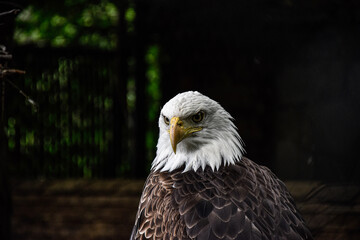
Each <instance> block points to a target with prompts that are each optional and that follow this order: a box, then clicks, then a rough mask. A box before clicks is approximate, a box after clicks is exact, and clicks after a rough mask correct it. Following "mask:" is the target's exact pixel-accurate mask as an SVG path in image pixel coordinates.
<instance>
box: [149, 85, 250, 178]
mask: <svg viewBox="0 0 360 240" xmlns="http://www.w3.org/2000/svg"><path fill="white" fill-rule="evenodd" d="M200 111H203V112H204V113H205V114H204V118H203V120H202V121H201V122H199V123H195V122H193V121H192V120H191V117H192V116H193V115H195V114H197V113H198V112H200ZM173 117H179V118H180V119H181V120H182V121H183V122H184V124H185V125H187V126H194V127H195V126H196V127H201V128H202V130H201V131H197V132H195V133H193V134H191V136H189V137H187V138H185V139H183V140H182V141H181V142H180V143H179V144H178V145H177V150H176V154H175V153H174V151H173V149H172V146H171V143H170V136H169V132H168V131H169V125H168V124H167V123H166V121H165V120H166V119H172V118H173ZM232 120H233V118H232V117H231V115H230V114H229V113H228V112H226V111H225V110H224V109H223V108H222V107H221V106H220V104H218V103H217V102H215V101H214V100H212V99H210V98H208V97H206V96H204V95H202V94H201V93H199V92H193V91H189V92H184V93H180V94H178V95H176V96H175V97H174V98H172V99H171V100H170V101H168V102H167V103H166V104H165V105H164V107H163V109H162V110H161V114H160V117H159V128H160V133H159V140H158V144H157V152H156V155H157V156H156V158H155V159H154V161H153V163H152V169H153V170H159V171H173V170H175V169H177V168H179V167H182V166H185V169H184V172H185V171H189V170H194V171H196V170H198V169H199V168H200V167H201V168H202V169H205V167H206V166H210V167H211V168H212V170H215V169H219V167H220V166H221V165H229V164H234V163H235V162H237V161H239V160H240V159H241V157H242V153H243V152H244V149H243V146H242V140H241V138H240V136H239V134H238V132H237V130H236V127H235V125H234V123H233V122H232Z"/></svg>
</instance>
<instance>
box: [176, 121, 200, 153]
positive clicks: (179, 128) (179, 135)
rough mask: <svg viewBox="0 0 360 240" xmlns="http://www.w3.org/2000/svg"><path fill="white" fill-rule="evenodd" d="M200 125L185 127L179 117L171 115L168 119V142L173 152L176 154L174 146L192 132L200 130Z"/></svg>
mask: <svg viewBox="0 0 360 240" xmlns="http://www.w3.org/2000/svg"><path fill="white" fill-rule="evenodd" d="M201 129H202V128H201V127H186V126H185V125H184V123H183V121H181V120H180V118H179V117H173V118H172V119H171V121H170V130H169V134H170V142H171V146H172V149H173V151H174V153H175V154H176V146H177V145H178V143H180V142H181V141H182V140H183V139H185V138H187V137H188V136H190V135H191V134H192V133H194V132H198V131H200V130H201Z"/></svg>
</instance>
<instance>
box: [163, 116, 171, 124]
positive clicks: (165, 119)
mask: <svg viewBox="0 0 360 240" xmlns="http://www.w3.org/2000/svg"><path fill="white" fill-rule="evenodd" d="M163 118H164V122H165V124H166V125H169V124H170V120H169V119H168V118H167V117H165V116H164V115H163Z"/></svg>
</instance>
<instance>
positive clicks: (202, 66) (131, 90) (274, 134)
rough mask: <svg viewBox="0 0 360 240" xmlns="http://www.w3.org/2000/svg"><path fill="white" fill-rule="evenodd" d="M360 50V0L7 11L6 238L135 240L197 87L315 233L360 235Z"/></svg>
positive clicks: (3, 36)
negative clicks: (171, 112)
mask: <svg viewBox="0 0 360 240" xmlns="http://www.w3.org/2000/svg"><path fill="white" fill-rule="evenodd" d="M17 9H18V10H17ZM12 10H16V14H15V13H14V12H11V13H10V14H4V15H1V14H3V13H8V12H9V11H12ZM359 42H360V3H358V1H336V0H332V1H325V0H324V1H323V0H319V1H310V0H306V1H295V0H275V1H268V0H256V1H249V0H248V1H233V0H231V1H204V0H200V1H189V0H185V1H164V0H148V1H144V0H133V1H128V0H122V1H111V0H88V1H59V2H46V1H40V0H36V1H31V2H28V1H12V2H4V3H3V2H2V3H0V45H1V49H0V51H1V54H0V64H1V65H0V70H1V72H0V80H1V82H0V83H1V98H0V101H1V104H0V105H1V116H2V119H1V133H0V143H1V144H0V151H1V152H0V168H1V169H0V193H1V195H0V231H1V232H0V234H2V235H0V239H10V235H11V234H10V229H11V227H10V226H12V236H13V239H26V238H27V237H28V238H27V239H32V238H31V236H32V234H34V235H33V236H36V237H34V238H36V239H39V238H40V239H60V238H62V239H63V238H66V239H84V238H85V239H115V238H116V237H118V236H119V234H120V235H121V238H125V239H126V238H127V237H126V236H127V235H128V234H129V232H130V229H129V228H131V223H133V220H134V216H133V215H134V214H135V212H136V207H137V201H138V198H139V194H140V192H141V185H142V182H143V179H144V178H145V177H146V176H147V173H148V171H149V169H150V164H151V161H152V160H153V158H154V157H155V154H156V143H157V138H158V123H157V121H158V114H159V112H160V109H161V106H162V105H163V104H164V103H166V102H167V101H168V100H169V99H170V98H172V97H173V96H174V95H176V94H177V93H180V92H183V91H188V90H197V91H199V92H201V93H203V94H205V95H207V96H209V97H210V98H212V99H214V100H216V101H218V102H219V103H220V104H221V105H222V106H223V107H224V108H225V109H226V110H227V111H228V112H229V113H230V114H231V115H232V116H233V117H234V118H235V125H236V126H237V128H238V129H239V133H240V135H241V137H242V138H243V140H244V142H245V149H246V152H247V153H246V154H245V156H246V157H248V158H250V159H252V160H253V161H255V162H257V163H259V164H262V165H266V166H268V167H269V168H270V169H271V170H272V171H273V172H275V173H276V175H277V176H279V178H281V179H283V180H285V181H287V184H288V187H289V188H290V191H291V192H292V194H293V195H294V196H295V200H296V201H297V203H298V206H299V208H300V210H301V211H302V212H303V213H304V217H305V218H306V220H307V222H308V223H309V226H310V228H311V230H312V231H313V233H314V237H315V238H316V239H358V236H359V230H358V222H359V215H360V212H359V207H358V206H359V202H360V199H359V184H360V174H359V172H360V163H359V161H358V155H357V149H358V146H359V143H360V127H359V122H360V111H359V109H360V97H359V96H360V81H359V79H360V45H359ZM5 55H6V56H7V55H12V57H11V58H8V57H5ZM7 69H20V70H24V71H26V74H24V75H22V74H10V75H6V74H4V71H5V70H7ZM5 75H6V76H5ZM114 179H117V180H114ZM129 179H132V180H129ZM135 179H137V180H135ZM11 190H12V191H11ZM11 192H12V193H11ZM10 196H13V202H14V207H12V206H11V205H12V204H11V198H10ZM29 206H30V207H29ZM32 206H34V208H33V209H32ZM76 211H78V212H76ZM96 211H100V212H99V213H95V212H96ZM12 212H13V215H11V214H12ZM37 213H38V214H37ZM11 216H13V217H12V218H10V217H11ZM34 216H35V217H34ZM36 216H37V217H36ZM52 219H55V220H54V221H52ZM10 223H12V225H11V224H10ZM52 223H56V224H58V225H56V224H55V225H52ZM66 224H69V225H66ZM65 225H66V226H65ZM78 226H80V227H79V228H77V227H78ZM117 226H119V228H117ZM106 229H107V230H108V232H107V233H105V232H106ZM57 230H58V235H57V237H59V238H56V237H54V234H56V232H57ZM90 230H94V231H90ZM73 233H75V235H72V234H73ZM36 234H38V235H36ZM3 236H4V237H3ZM72 236H73V238H72Z"/></svg>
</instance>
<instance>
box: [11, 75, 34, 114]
mask: <svg viewBox="0 0 360 240" xmlns="http://www.w3.org/2000/svg"><path fill="white" fill-rule="evenodd" d="M5 81H6V82H8V83H9V84H10V85H11V86H12V87H13V88H15V89H16V90H18V91H19V93H20V94H21V95H23V96H24V97H25V99H26V101H27V102H28V103H30V104H31V105H32V106H33V108H34V111H37V110H38V107H39V106H38V104H37V103H36V102H35V101H34V100H32V99H31V98H30V97H29V95H27V94H26V93H24V92H23V91H22V90H21V89H20V88H19V87H18V86H17V85H16V84H15V83H13V82H12V81H10V80H9V79H5Z"/></svg>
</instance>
